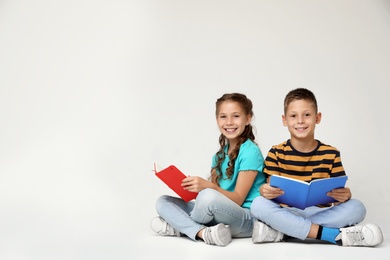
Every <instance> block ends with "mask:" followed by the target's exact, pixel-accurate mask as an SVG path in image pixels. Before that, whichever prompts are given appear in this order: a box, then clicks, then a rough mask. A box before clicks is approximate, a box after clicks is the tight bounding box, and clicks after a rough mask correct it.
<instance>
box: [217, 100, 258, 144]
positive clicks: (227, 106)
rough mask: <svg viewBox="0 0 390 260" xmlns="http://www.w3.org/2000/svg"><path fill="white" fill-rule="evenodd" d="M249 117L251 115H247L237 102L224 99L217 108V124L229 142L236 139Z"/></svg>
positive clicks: (248, 121) (247, 123)
mask: <svg viewBox="0 0 390 260" xmlns="http://www.w3.org/2000/svg"><path fill="white" fill-rule="evenodd" d="M251 119H252V117H251V116H250V115H247V114H246V113H245V111H244V109H243V108H242V107H241V105H240V104H239V103H237V102H234V101H225V102H223V103H221V105H220V106H219V108H218V114H217V125H218V127H219V130H220V131H221V133H222V134H223V135H224V136H225V137H226V138H227V139H228V140H229V143H232V142H235V141H236V140H237V138H238V137H239V136H240V135H241V134H242V133H243V132H244V130H245V126H247V125H249V123H250V121H251Z"/></svg>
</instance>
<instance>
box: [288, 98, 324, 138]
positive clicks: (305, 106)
mask: <svg viewBox="0 0 390 260" xmlns="http://www.w3.org/2000/svg"><path fill="white" fill-rule="evenodd" d="M282 119H283V125H284V126H287V128H288V131H289V132H290V134H291V138H295V139H301V140H303V139H314V129H315V127H316V124H319V123H320V122H321V113H316V110H315V107H314V105H313V103H311V102H308V101H306V100H303V99H299V100H294V101H292V102H291V103H290V104H289V105H288V107H287V110H286V114H285V115H283V116H282Z"/></svg>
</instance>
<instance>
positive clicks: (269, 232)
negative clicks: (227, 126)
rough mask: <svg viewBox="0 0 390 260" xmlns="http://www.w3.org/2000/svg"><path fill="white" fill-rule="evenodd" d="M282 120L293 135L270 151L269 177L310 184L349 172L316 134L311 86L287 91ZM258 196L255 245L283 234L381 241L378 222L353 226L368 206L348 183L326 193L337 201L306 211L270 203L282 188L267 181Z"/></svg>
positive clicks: (318, 118)
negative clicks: (352, 192)
mask: <svg viewBox="0 0 390 260" xmlns="http://www.w3.org/2000/svg"><path fill="white" fill-rule="evenodd" d="M282 119H283V125H284V126H286V127H287V128H288V131H289V132H290V139H289V140H287V141H285V142H283V143H282V144H279V145H275V146H273V147H272V148H271V149H270V151H269V152H268V155H267V158H266V159H265V167H264V173H265V175H266V177H269V176H271V175H273V174H276V175H282V176H286V177H290V178H295V179H299V180H303V181H306V182H310V181H312V180H314V179H320V178H332V177H337V176H342V175H345V172H344V168H343V165H342V163H341V158H340V152H339V151H338V150H337V149H336V148H334V147H332V146H330V145H326V144H323V143H321V142H320V141H318V140H316V139H315V138H314V129H315V126H316V124H319V123H320V122H321V113H320V112H318V108H317V101H316V98H315V96H314V94H313V93H312V92H311V91H310V90H307V89H304V88H298V89H295V90H292V91H290V92H289V93H288V94H287V95H286V97H285V99H284V115H283V116H282ZM268 180H269V178H268ZM260 194H261V196H260V197H257V198H256V199H255V200H254V201H253V203H252V206H251V213H252V214H253V215H254V217H255V218H257V219H258V220H259V221H257V220H256V221H255V223H254V228H253V234H252V241H253V243H264V242H279V241H282V240H283V238H284V237H285V236H286V237H288V236H290V237H293V238H298V239H301V240H304V239H306V238H313V239H319V240H323V241H328V242H330V243H333V244H338V245H342V246H377V245H380V244H381V243H382V242H383V234H382V231H381V229H380V228H379V227H378V226H377V225H375V224H365V225H362V226H353V225H356V224H358V223H360V222H361V221H363V219H364V217H365V214H366V209H365V207H364V205H363V203H362V202H360V201H359V200H356V199H351V197H352V194H351V191H350V189H349V188H347V187H345V188H340V189H335V190H332V191H330V192H329V193H327V195H328V196H330V197H333V198H334V199H335V200H337V201H338V202H337V203H334V204H332V205H317V206H312V207H308V208H306V209H304V210H301V209H298V208H294V207H289V206H288V205H279V204H277V203H276V202H274V201H272V199H274V198H276V197H278V196H280V195H282V194H283V191H282V190H281V189H279V188H275V187H271V186H270V185H269V183H265V184H263V185H262V186H261V187H260Z"/></svg>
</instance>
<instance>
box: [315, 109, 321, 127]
mask: <svg viewBox="0 0 390 260" xmlns="http://www.w3.org/2000/svg"><path fill="white" fill-rule="evenodd" d="M321 119H322V114H321V112H318V113H317V115H316V124H319V123H320V122H321Z"/></svg>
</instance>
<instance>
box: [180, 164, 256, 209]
mask: <svg viewBox="0 0 390 260" xmlns="http://www.w3.org/2000/svg"><path fill="white" fill-rule="evenodd" d="M256 176H257V171H241V172H240V173H239V174H238V178H237V183H236V187H235V189H234V191H233V192H231V191H227V190H224V189H222V188H221V187H219V186H218V185H217V184H215V183H212V182H210V181H207V180H205V179H203V178H201V177H198V176H193V177H192V176H191V177H187V178H185V179H184V180H183V183H182V186H183V187H184V189H185V190H189V191H192V192H199V191H201V190H203V189H206V188H211V189H214V190H217V191H219V192H220V193H222V194H223V195H225V196H226V197H228V198H229V199H231V200H232V201H234V202H235V203H237V204H238V205H240V206H241V205H242V204H243V203H244V200H245V198H246V196H247V195H248V192H249V190H250V189H251V187H252V185H253V182H254V181H255V178H256Z"/></svg>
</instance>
